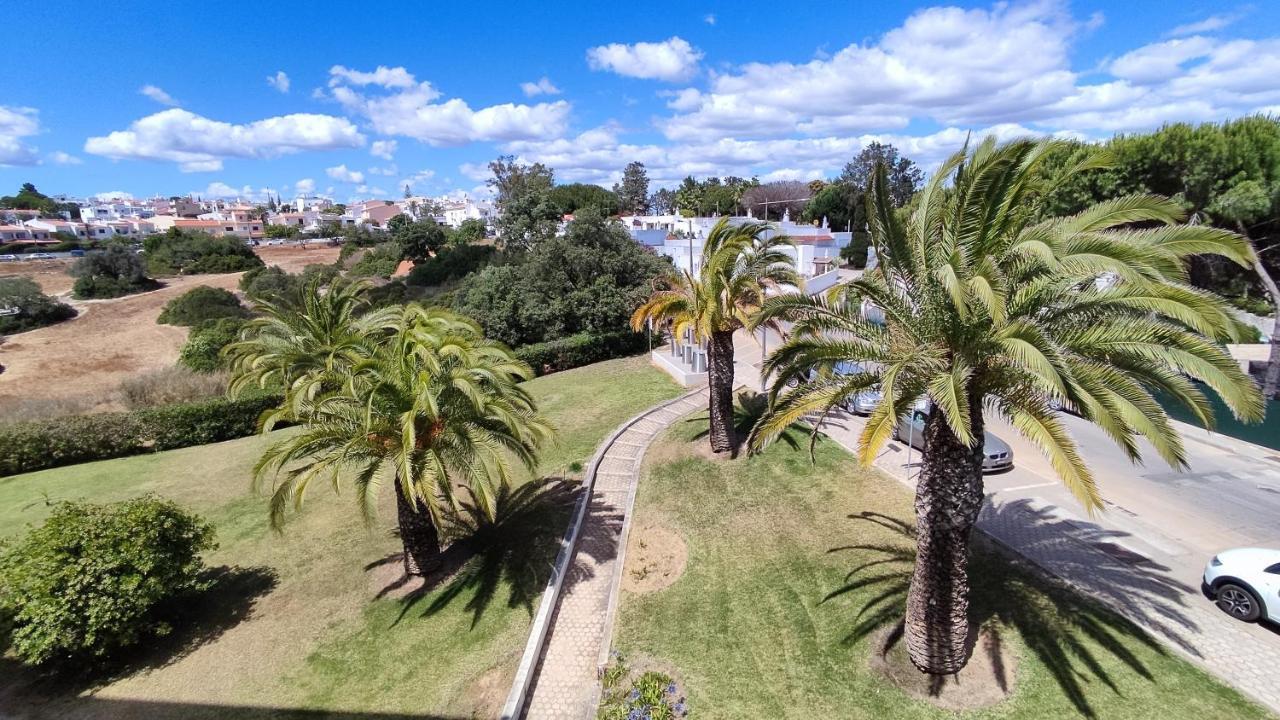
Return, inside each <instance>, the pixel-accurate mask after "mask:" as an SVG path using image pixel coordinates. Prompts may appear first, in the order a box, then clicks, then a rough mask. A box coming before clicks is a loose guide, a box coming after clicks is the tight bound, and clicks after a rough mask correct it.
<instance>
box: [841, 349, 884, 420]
mask: <svg viewBox="0 0 1280 720" xmlns="http://www.w3.org/2000/svg"><path fill="white" fill-rule="evenodd" d="M865 371H866V369H865V368H864V367H863V365H862V363H856V362H842V363H838V364H836V366H835V372H836V374H837V375H856V374H858V373H860V372H865ZM883 398H884V394H883V393H881V392H880V388H878V387H877V388H868V389H866V390H863V391H861V392H859V393H858V394H856V395H854V396H853V397H851V398H849V400H848V401H846V402H845V403H844V409H845V410H848V411H849V412H851V413H856V414H858V415H870V414H871V412H872V411H873V410H875V409H876V405H879V404H880V401H881V400H882V399H883Z"/></svg>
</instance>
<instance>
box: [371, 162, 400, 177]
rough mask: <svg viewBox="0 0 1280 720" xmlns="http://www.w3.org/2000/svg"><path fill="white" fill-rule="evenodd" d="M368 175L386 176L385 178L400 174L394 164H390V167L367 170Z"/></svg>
mask: <svg viewBox="0 0 1280 720" xmlns="http://www.w3.org/2000/svg"><path fill="white" fill-rule="evenodd" d="M369 174H370V175H385V176H387V177H391V176H392V175H399V174H400V168H398V167H396V164H395V163H391V164H390V165H387V166H386V167H371V168H369Z"/></svg>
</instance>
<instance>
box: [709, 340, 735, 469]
mask: <svg viewBox="0 0 1280 720" xmlns="http://www.w3.org/2000/svg"><path fill="white" fill-rule="evenodd" d="M707 385H708V389H707V392H708V398H707V402H708V410H709V411H710V413H711V451H712V452H717V453H722V452H733V443H734V432H733V331H731V330H728V331H726V330H721V331H718V332H713V333H711V338H710V340H709V341H708V342H707Z"/></svg>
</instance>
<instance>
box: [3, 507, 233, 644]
mask: <svg viewBox="0 0 1280 720" xmlns="http://www.w3.org/2000/svg"><path fill="white" fill-rule="evenodd" d="M213 535H214V533H213V527H212V526H211V525H209V524H208V523H207V522H205V521H204V520H203V519H201V518H200V517H199V516H196V515H193V514H190V513H187V512H185V511H184V510H183V509H182V508H180V507H179V506H177V505H176V504H174V503H172V502H169V501H166V500H162V499H160V498H158V497H156V496H154V495H148V496H143V497H140V498H135V499H133V500H126V501H124V502H118V503H111V504H105V505H94V504H89V503H71V502H63V503H60V504H58V505H57V506H56V507H55V508H54V510H53V514H52V515H50V516H49V519H48V520H46V521H45V523H44V525H42V526H41V527H39V528H37V529H35V530H33V531H31V532H30V533H29V534H28V535H27V536H26V537H25V538H23V540H22V541H21V542H18V543H16V544H14V545H12V546H11V547H8V548H6V549H5V550H4V551H3V553H2V554H0V607H3V608H5V609H6V610H7V611H8V612H9V613H10V614H11V618H12V620H11V622H12V632H11V637H12V647H13V650H14V652H15V653H16V654H17V656H18V657H19V658H20V659H21V660H22V662H24V663H26V664H28V665H48V664H60V663H67V662H72V663H76V664H80V663H84V662H86V661H87V662H93V661H97V660H101V659H103V658H107V657H109V656H111V655H113V654H115V653H117V652H118V651H120V650H123V649H126V648H129V647H132V646H135V645H137V644H139V643H141V642H144V641H146V640H149V639H151V638H153V637H160V636H164V635H167V634H169V633H170V632H171V631H172V629H173V628H172V626H171V625H170V623H169V621H168V618H167V615H168V613H167V612H166V611H167V610H172V604H173V602H174V601H175V600H177V599H179V598H181V597H182V596H184V595H188V594H190V593H193V592H197V591H199V590H203V589H205V588H206V587H207V586H208V581H207V580H206V579H205V576H204V572H203V571H204V568H205V566H204V562H203V560H202V559H201V557H200V553H201V552H204V551H207V550H211V549H213V548H215V547H216V544H215V543H214V540H213Z"/></svg>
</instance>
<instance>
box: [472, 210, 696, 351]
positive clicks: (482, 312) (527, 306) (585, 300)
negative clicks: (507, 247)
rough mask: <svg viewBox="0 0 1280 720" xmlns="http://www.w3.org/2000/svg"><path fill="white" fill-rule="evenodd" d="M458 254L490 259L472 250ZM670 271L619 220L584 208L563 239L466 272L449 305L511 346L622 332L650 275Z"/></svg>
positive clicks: (492, 335)
mask: <svg viewBox="0 0 1280 720" xmlns="http://www.w3.org/2000/svg"><path fill="white" fill-rule="evenodd" d="M458 259H459V260H463V261H465V260H468V259H473V260H477V261H479V260H486V259H487V258H485V257H484V256H483V255H481V254H480V253H479V252H476V253H473V254H469V255H462V256H459V257H458ZM670 268H671V265H670V264H669V263H668V262H667V260H666V259H665V258H662V257H658V256H656V255H654V254H653V253H651V252H648V251H647V250H645V249H644V248H643V247H641V246H640V244H639V243H637V242H636V241H634V240H632V239H631V236H630V235H629V234H628V233H627V231H626V229H625V228H623V227H622V225H621V224H620V223H618V222H616V221H612V220H609V219H608V218H605V217H603V216H601V215H600V213H599V212H597V211H596V210H594V209H590V208H588V209H584V210H582V211H580V212H579V213H578V215H577V216H576V217H575V219H574V221H573V222H571V223H569V225H568V227H567V228H566V229H565V234H564V235H563V236H561V237H553V238H550V239H548V240H545V241H543V242H541V243H539V244H538V245H536V246H534V247H533V248H532V249H530V250H529V251H528V252H527V253H522V254H521V255H520V256H519V257H518V258H516V259H515V261H510V260H509V261H508V262H506V263H504V264H491V265H489V266H488V267H486V268H485V269H484V270H482V271H480V272H478V273H476V274H474V275H472V276H470V277H469V278H468V280H467V281H466V282H465V283H464V284H463V286H462V287H461V288H460V289H459V291H458V295H457V298H456V300H455V303H454V309H455V310H457V311H458V312H460V313H462V314H464V315H467V316H468V317H472V318H474V319H475V320H477V321H478V322H479V323H480V325H481V326H482V327H483V328H484V331H485V335H487V336H488V337H490V338H493V339H495V340H500V341H502V342H505V343H507V344H509V345H513V346H514V345H528V344H532V343H540V342H546V341H550V340H559V339H561V338H565V337H568V336H570V335H576V334H578V333H583V332H585V333H590V334H592V335H601V334H605V333H612V332H619V331H625V330H626V328H627V320H628V318H629V317H630V316H631V311H632V309H633V308H635V306H636V305H637V304H639V303H640V301H641V300H642V299H643V298H644V297H645V296H647V295H648V292H649V290H650V289H651V283H652V282H653V280H654V278H656V277H658V276H660V275H662V274H663V273H664V272H666V271H668V270H670Z"/></svg>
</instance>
